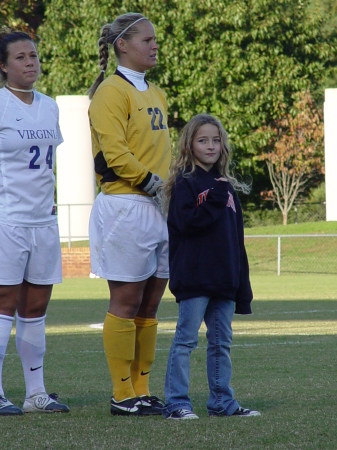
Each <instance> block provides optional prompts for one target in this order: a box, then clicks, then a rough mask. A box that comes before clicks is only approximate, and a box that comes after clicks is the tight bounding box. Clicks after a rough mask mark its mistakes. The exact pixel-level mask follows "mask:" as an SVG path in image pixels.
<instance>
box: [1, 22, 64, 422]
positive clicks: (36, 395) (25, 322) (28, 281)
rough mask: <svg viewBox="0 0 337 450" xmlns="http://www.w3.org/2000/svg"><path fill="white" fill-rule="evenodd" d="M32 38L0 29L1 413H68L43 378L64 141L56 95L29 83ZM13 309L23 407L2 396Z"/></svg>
mask: <svg viewBox="0 0 337 450" xmlns="http://www.w3.org/2000/svg"><path fill="white" fill-rule="evenodd" d="M39 73H40V64H39V59H38V54H37V50H36V47H35V43H34V41H33V40H32V39H31V38H30V36H28V35H27V34H26V33H23V32H19V31H10V30H8V29H1V30H0V82H1V86H2V88H1V89H0V105H1V107H0V416H1V415H22V414H23V412H56V411H59V412H68V411H69V408H68V406H66V405H63V404H61V403H59V402H58V401H57V396H56V394H50V395H48V394H47V393H46V389H45V386H44V379H43V357H44V354H45V350H46V344H45V317H46V310H47V305H48V302H49V300H50V296H51V292H52V287H53V284H54V283H60V282H61V281H62V266H61V250H60V240H59V233H58V226H57V217H56V211H55V206H54V184H55V180H54V173H53V167H54V162H55V150H56V147H57V145H58V144H60V143H61V142H62V135H61V132H60V129H59V124H58V108H57V105H56V103H55V102H54V100H52V99H50V98H49V97H46V96H45V95H42V94H40V93H38V92H37V91H35V90H34V89H33V84H34V83H35V81H36V80H37V78H38V76H39ZM15 312H16V313H17V314H16V347H17V351H18V354H19V356H20V359H21V362H22V366H23V372H24V377H25V384H26V399H25V401H24V403H23V407H22V409H21V408H19V407H18V406H15V405H13V404H12V403H11V402H10V401H9V400H8V399H7V398H6V396H5V393H4V390H3V386H2V367H3V362H4V357H5V354H6V348H7V343H8V340H9V336H10V333H11V329H12V325H13V322H14V315H15Z"/></svg>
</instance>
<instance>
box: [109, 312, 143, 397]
mask: <svg viewBox="0 0 337 450" xmlns="http://www.w3.org/2000/svg"><path fill="white" fill-rule="evenodd" d="M135 342H136V326H135V323H134V320H133V319H123V318H122V317H116V316H114V315H113V314H110V313H107V315H106V317H105V321H104V327H103V344H104V350H105V355H106V359H107V361H108V366H109V370H110V375H111V380H112V386H113V396H114V398H115V400H117V401H121V400H124V399H126V398H133V397H136V394H135V391H134V389H133V387H132V380H131V373H130V367H131V363H132V361H133V360H134V357H135Z"/></svg>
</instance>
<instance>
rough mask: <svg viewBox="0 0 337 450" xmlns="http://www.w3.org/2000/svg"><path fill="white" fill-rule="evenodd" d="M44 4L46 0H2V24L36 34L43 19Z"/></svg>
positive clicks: (0, 14) (0, 22)
mask: <svg viewBox="0 0 337 450" xmlns="http://www.w3.org/2000/svg"><path fill="white" fill-rule="evenodd" d="M44 5H45V1H44V0H26V1H22V0H10V1H8V0H2V1H0V26H6V27H9V28H11V29H13V30H21V31H26V32H28V33H30V34H32V35H33V36H35V32H36V30H37V28H38V27H39V26H40V25H41V23H42V20H43V14H44Z"/></svg>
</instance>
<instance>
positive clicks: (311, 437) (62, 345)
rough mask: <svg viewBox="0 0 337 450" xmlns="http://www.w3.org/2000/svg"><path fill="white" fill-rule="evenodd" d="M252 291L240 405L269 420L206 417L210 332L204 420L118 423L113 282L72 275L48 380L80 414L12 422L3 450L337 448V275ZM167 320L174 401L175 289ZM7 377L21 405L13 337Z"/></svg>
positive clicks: (50, 325)
mask: <svg viewBox="0 0 337 450" xmlns="http://www.w3.org/2000/svg"><path fill="white" fill-rule="evenodd" d="M252 286H253V290H254V295H255V299H254V302H253V312H254V314H253V315H251V316H245V317H244V316H235V319H234V322H233V329H234V340H233V346H232V362H233V378H232V385H233V388H234V390H235V393H236V397H237V399H238V401H239V402H240V403H241V404H242V405H243V406H247V407H250V408H256V409H258V410H260V411H261V413H262V417H251V418H239V417H235V418H234V417H229V418H212V419H210V418H209V417H208V416H207V412H206V406H205V405H206V400H207V395H208V387H207V379H206V363H205V357H206V338H205V330H204V328H202V329H201V331H200V340H199V346H198V348H197V349H196V350H195V351H194V353H192V359H191V384H190V395H191V398H192V401H193V404H194V410H195V412H196V413H197V414H198V415H199V416H200V420H198V421H191V422H189V421H187V422H178V423H177V422H176V421H169V420H165V419H163V418H161V417H147V418H145V417H143V418H142V417H139V418H134V417H133V418H129V417H125V418H123V417H112V416H110V413H109V399H110V396H111V381H110V376H109V372H108V369H107V365H106V360H105V356H104V352H103V344H102V330H101V329H100V328H99V327H100V324H102V322H103V320H104V317H105V313H106V310H107V307H108V301H107V297H108V289H107V286H106V282H105V281H104V280H101V279H89V278H88V279H66V280H64V283H63V284H62V285H57V286H55V288H54V292H53V298H52V301H51V304H50V306H49V309H48V314H47V353H46V357H45V384H46V387H47V389H48V390H49V392H57V393H58V394H59V395H60V397H61V398H62V399H63V400H64V401H65V402H66V403H67V404H68V405H69V406H70V408H71V412H70V414H67V415H57V414H54V415H25V416H23V417H3V418H1V420H0V432H1V448H4V449H5V448H6V449H7V448H8V449H22V448H24V449H75V448H81V449H125V450H130V449H176V448H177V449H179V448H183V449H194V450H196V449H197V450H198V449H228V450H234V449H235V450H236V449H240V450H241V449H251V450H255V449H256V450H261V449H272V450H274V449H282V450H283V449H289V450H290V449H301V450H307V449H312V450H318V449H322V450H323V449H324V450H330V449H331V450H335V449H336V448H337V435H336V432H335V425H336V417H335V411H336V407H337V387H336V375H337V371H336V335H337V277H336V276H331V275H326V276H323V275H309V276H308V275H298V276H293V275H292V276H281V277H277V276H270V275H269V276H268V275H261V276H259V275H252ZM158 318H159V330H158V340H157V353H156V361H155V363H154V366H153V370H152V378H151V390H152V393H153V394H155V395H158V396H160V397H163V387H164V379H165V369H166V362H167V357H168V352H169V348H170V345H171V341H172V338H173V332H174V328H175V322H176V318H177V305H176V303H175V301H174V299H173V298H172V296H171V294H170V293H169V292H168V291H167V292H166V294H165V297H164V299H163V301H162V303H161V306H160V310H159V314H158ZM93 324H94V325H95V326H96V327H92V325H93ZM3 381H4V388H5V391H6V395H7V396H8V397H9V398H10V399H11V400H12V401H13V402H15V403H16V404H18V405H22V402H23V399H24V395H25V388H24V380H23V374H22V369H21V365H20V360H19V358H18V356H17V353H16V349H15V340H14V336H11V338H10V342H9V346H8V350H7V356H6V359H5V364H4V371H3Z"/></svg>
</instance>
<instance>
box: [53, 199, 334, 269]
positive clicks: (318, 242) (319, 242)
mask: <svg viewBox="0 0 337 450" xmlns="http://www.w3.org/2000/svg"><path fill="white" fill-rule="evenodd" d="M57 208H58V212H60V210H61V209H62V212H63V217H66V220H65V221H63V223H62V224H60V223H59V226H60V240H61V242H67V243H68V247H69V248H70V247H71V245H72V242H74V241H87V240H88V239H89V216H90V211H91V208H92V204H89V203H88V204H78V205H70V204H58V205H57ZM84 218H85V219H84ZM245 245H246V250H247V254H248V260H249V266H250V271H251V273H252V274H254V273H258V274H262V273H266V274H277V275H281V274H290V273H291V274H298V273H321V274H335V275H337V234H280V235H246V236H245Z"/></svg>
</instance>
